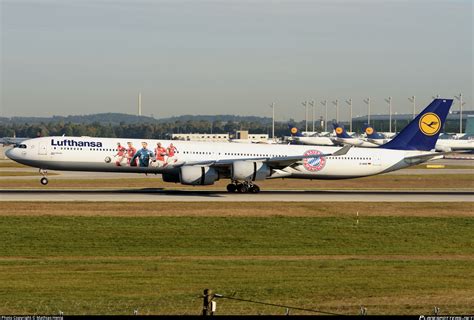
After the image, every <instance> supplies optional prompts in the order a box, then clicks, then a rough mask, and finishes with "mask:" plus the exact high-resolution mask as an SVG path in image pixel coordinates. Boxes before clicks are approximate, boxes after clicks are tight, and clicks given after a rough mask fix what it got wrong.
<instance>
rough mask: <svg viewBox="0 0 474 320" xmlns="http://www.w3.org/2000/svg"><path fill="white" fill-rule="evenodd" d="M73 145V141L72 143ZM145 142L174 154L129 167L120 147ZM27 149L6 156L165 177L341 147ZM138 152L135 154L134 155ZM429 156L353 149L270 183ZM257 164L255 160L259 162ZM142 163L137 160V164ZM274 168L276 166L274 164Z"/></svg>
mask: <svg viewBox="0 0 474 320" xmlns="http://www.w3.org/2000/svg"><path fill="white" fill-rule="evenodd" d="M71 141H72V142H71ZM142 142H146V143H147V144H148V148H147V149H148V150H149V151H150V153H153V154H154V149H155V148H156V146H157V143H161V144H162V146H163V147H164V148H167V147H169V145H170V144H171V143H172V144H173V145H174V146H175V154H174V155H173V156H172V157H171V156H163V157H162V158H163V159H162V160H156V158H155V157H154V156H151V157H150V159H149V160H147V163H146V165H147V166H144V167H140V166H139V165H138V164H137V165H136V166H134V165H130V158H129V157H128V158H127V151H124V152H122V153H120V152H118V151H117V143H120V145H121V146H123V147H125V148H127V143H131V145H132V146H133V147H135V148H136V150H139V149H141V148H142V147H141V145H142ZM22 144H23V145H24V146H25V147H23V148H19V147H17V148H14V149H11V150H9V151H8V152H7V156H8V157H9V158H11V159H12V160H15V161H17V162H20V163H23V164H26V165H29V166H33V167H37V168H41V169H50V170H66V171H68V170H69V171H104V172H105V171H107V172H137V173H166V172H172V171H173V170H174V171H176V170H179V167H183V166H187V165H193V163H200V165H203V163H206V162H208V163H210V164H209V165H212V163H218V162H219V161H245V160H254V159H256V158H258V159H269V161H274V160H272V159H280V158H281V159H284V158H285V157H291V156H301V155H303V154H305V153H306V152H308V151H310V150H317V151H318V152H320V153H322V154H330V153H334V152H335V151H337V150H339V149H340V147H329V146H327V147H326V146H304V145H275V144H273V145H272V144H268V145H267V144H239V143H220V142H190V141H177V140H153V139H122V138H90V137H44V138H35V139H30V140H26V141H23V142H22ZM131 153H133V152H131ZM426 153H429V152H425V151H405V150H388V149H380V148H372V149H365V148H352V149H350V150H349V151H348V152H347V153H346V154H345V155H343V156H326V157H322V158H311V160H309V159H304V160H301V161H295V163H293V164H291V165H288V166H287V167H284V168H279V169H275V170H274V171H273V173H272V175H270V176H269V177H268V178H278V177H285V178H302V179H342V178H355V177H363V176H369V175H375V174H379V173H383V172H389V171H394V170H397V169H401V168H404V167H408V166H410V165H413V164H417V163H421V162H423V161H421V160H413V161H408V160H406V159H405V158H406V157H413V156H417V155H422V154H426ZM254 161H255V160H254ZM137 163H138V161H137ZM269 163H271V162H269Z"/></svg>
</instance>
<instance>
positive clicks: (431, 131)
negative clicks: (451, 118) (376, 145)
mask: <svg viewBox="0 0 474 320" xmlns="http://www.w3.org/2000/svg"><path fill="white" fill-rule="evenodd" d="M452 104H453V100H452V99H434V100H433V102H431V103H430V105H429V106H427V107H426V108H425V110H423V111H422V112H420V114H419V115H418V116H417V117H416V118H415V119H413V120H412V121H411V122H410V123H409V124H408V125H407V126H406V127H405V128H404V129H403V130H402V131H400V133H399V134H397V135H396V136H395V138H393V139H392V140H391V141H389V142H387V143H386V144H384V145H382V146H381V147H380V148H384V149H397V150H422V151H429V150H432V149H434V148H435V144H436V141H437V140H438V136H439V134H440V132H441V129H442V128H443V126H444V123H445V121H446V117H447V115H448V112H449V109H450V108H451V105H452Z"/></svg>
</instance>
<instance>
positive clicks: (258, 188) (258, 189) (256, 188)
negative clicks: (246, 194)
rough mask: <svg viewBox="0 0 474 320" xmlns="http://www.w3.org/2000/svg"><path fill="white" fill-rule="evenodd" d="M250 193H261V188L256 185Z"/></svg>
mask: <svg viewBox="0 0 474 320" xmlns="http://www.w3.org/2000/svg"><path fill="white" fill-rule="evenodd" d="M250 192H252V193H259V192H260V187H259V186H257V185H256V184H254V185H253V186H252V188H251V189H250Z"/></svg>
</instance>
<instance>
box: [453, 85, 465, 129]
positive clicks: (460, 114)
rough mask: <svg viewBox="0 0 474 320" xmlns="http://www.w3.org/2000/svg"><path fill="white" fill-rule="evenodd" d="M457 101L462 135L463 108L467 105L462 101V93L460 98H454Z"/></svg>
mask: <svg viewBox="0 0 474 320" xmlns="http://www.w3.org/2000/svg"><path fill="white" fill-rule="evenodd" d="M454 97H455V98H456V99H457V100H459V133H460V134H461V133H462V106H463V105H464V104H466V103H465V102H463V101H462V92H461V93H460V94H459V96H454Z"/></svg>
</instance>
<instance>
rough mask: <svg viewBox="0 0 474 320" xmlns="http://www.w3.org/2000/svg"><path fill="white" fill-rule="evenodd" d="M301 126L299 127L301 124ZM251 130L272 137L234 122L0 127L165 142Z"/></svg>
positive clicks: (281, 129) (284, 129)
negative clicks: (182, 136)
mask: <svg viewBox="0 0 474 320" xmlns="http://www.w3.org/2000/svg"><path fill="white" fill-rule="evenodd" d="M299 125H300V124H299ZM237 130H248V131H249V132H251V133H255V134H269V135H271V131H272V128H271V124H263V123H259V122H246V121H241V122H234V121H227V122H222V121H204V120H200V121H175V122H168V123H120V124H101V123H99V122H94V123H72V122H49V123H33V124H28V123H9V124H0V137H13V136H16V137H28V138H33V137H44V136H61V135H66V136H90V137H108V138H144V139H166V138H169V137H170V136H171V134H173V133H206V134H210V133H234V132H235V131H237ZM288 134H289V130H288V125H287V123H283V122H277V123H275V135H277V136H284V135H288Z"/></svg>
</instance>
